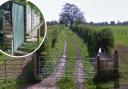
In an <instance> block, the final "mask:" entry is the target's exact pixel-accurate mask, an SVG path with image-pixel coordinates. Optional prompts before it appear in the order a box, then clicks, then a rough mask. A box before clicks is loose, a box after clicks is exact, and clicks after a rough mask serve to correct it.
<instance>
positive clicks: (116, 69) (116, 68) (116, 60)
mask: <svg viewBox="0 0 128 89" xmlns="http://www.w3.org/2000/svg"><path fill="white" fill-rule="evenodd" d="M114 77H115V82H114V88H115V89H117V88H119V87H120V86H119V54H118V51H115V53H114Z"/></svg>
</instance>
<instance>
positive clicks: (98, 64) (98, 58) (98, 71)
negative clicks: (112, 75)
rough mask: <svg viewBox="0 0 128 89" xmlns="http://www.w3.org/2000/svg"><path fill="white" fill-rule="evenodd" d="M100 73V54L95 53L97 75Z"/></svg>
mask: <svg viewBox="0 0 128 89" xmlns="http://www.w3.org/2000/svg"><path fill="white" fill-rule="evenodd" d="M99 75H100V55H99V54H98V55H97V77H99Z"/></svg>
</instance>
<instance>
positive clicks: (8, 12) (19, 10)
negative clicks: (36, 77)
mask: <svg viewBox="0 0 128 89" xmlns="http://www.w3.org/2000/svg"><path fill="white" fill-rule="evenodd" d="M45 35H46V25H45V21H44V17H43V14H42V13H41V11H40V10H39V9H38V7H36V6H35V5H34V4H33V3H31V2H29V1H22V2H21V1H18V0H16V1H8V2H5V3H4V4H2V5H1V6H0V50H1V51H2V52H3V53H4V54H6V55H10V56H13V57H23V56H26V55H30V54H32V53H33V52H35V51H36V50H37V49H38V48H39V47H40V46H41V44H42V43H43V41H44V39H45Z"/></svg>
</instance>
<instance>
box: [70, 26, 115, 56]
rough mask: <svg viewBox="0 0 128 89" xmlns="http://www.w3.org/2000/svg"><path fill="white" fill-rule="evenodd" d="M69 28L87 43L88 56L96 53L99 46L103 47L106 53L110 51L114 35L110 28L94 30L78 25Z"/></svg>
mask: <svg viewBox="0 0 128 89" xmlns="http://www.w3.org/2000/svg"><path fill="white" fill-rule="evenodd" d="M71 29H72V31H74V32H75V33H77V34H78V36H80V37H81V38H82V39H83V40H84V42H86V43H87V46H88V51H89V54H90V56H95V55H97V52H98V50H99V48H102V49H104V50H105V52H106V53H110V52H111V48H112V47H113V46H114V35H113V32H112V30H111V29H110V28H105V29H101V30H95V29H94V28H89V27H87V26H81V25H80V26H74V27H71Z"/></svg>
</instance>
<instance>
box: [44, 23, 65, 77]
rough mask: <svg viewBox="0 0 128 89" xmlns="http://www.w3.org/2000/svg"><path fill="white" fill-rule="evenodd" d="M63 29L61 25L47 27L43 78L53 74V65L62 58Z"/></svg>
mask: <svg viewBox="0 0 128 89" xmlns="http://www.w3.org/2000/svg"><path fill="white" fill-rule="evenodd" d="M63 28H64V27H63V26H62V25H57V26H56V25H54V26H50V27H48V35H47V45H48V50H47V57H46V61H45V63H44V69H43V72H44V78H45V77H48V75H50V74H51V73H52V72H53V69H54V67H55V65H56V64H57V63H58V62H59V61H60V57H61V56H62V53H63V48H64V41H65V33H64V29H63ZM55 32H56V33H55ZM56 36H57V37H56ZM54 37H55V38H54ZM53 39H55V43H54V46H53V43H52V40H53Z"/></svg>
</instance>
